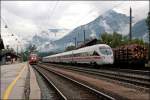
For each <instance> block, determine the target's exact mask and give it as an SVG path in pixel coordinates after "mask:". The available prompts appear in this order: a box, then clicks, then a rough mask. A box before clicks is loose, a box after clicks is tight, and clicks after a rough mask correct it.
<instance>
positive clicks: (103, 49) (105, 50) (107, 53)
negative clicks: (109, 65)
mask: <svg viewBox="0 0 150 100" xmlns="http://www.w3.org/2000/svg"><path fill="white" fill-rule="evenodd" d="M99 50H100V52H101V53H102V54H104V55H111V54H112V51H111V49H110V48H100V49H99Z"/></svg>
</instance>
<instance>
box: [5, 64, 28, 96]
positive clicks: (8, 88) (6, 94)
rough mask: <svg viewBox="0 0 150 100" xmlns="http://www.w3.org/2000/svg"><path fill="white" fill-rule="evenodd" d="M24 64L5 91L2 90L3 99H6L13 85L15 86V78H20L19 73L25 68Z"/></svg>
mask: <svg viewBox="0 0 150 100" xmlns="http://www.w3.org/2000/svg"><path fill="white" fill-rule="evenodd" d="M25 66H26V65H24V67H23V68H22V69H21V71H20V73H19V74H18V75H17V77H16V78H15V79H14V80H13V81H12V82H11V83H10V84H9V86H8V87H7V89H6V91H5V92H4V96H3V99H8V97H9V95H10V93H11V91H12V89H13V87H14V86H15V84H16V82H17V80H18V79H19V78H20V76H21V74H22V73H23V71H24V70H25Z"/></svg>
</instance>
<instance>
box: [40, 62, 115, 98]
mask: <svg viewBox="0 0 150 100" xmlns="http://www.w3.org/2000/svg"><path fill="white" fill-rule="evenodd" d="M39 66H40V67H42V68H44V69H45V70H48V71H51V72H53V73H55V74H57V75H59V76H61V77H64V78H66V79H68V80H70V81H72V82H74V83H76V84H78V85H80V86H83V87H85V88H87V89H88V90H90V91H92V92H93V93H95V94H96V95H100V96H103V97H104V98H105V99H106V100H116V99H115V98H113V97H111V96H109V95H107V94H105V93H103V92H100V91H98V90H96V89H94V88H92V87H90V86H88V85H85V84H83V83H81V82H79V81H76V80H74V79H72V78H69V77H67V76H65V75H63V74H61V73H58V72H56V71H54V70H52V69H49V68H47V67H46V66H45V65H44V66H43V65H39ZM105 99H104V100H105Z"/></svg>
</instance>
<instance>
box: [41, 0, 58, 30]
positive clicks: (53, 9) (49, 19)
mask: <svg viewBox="0 0 150 100" xmlns="http://www.w3.org/2000/svg"><path fill="white" fill-rule="evenodd" d="M58 3H59V0H57V1H56V3H55V5H54V6H53V7H52V10H51V13H49V14H48V24H49V22H50V21H51V18H52V16H53V15H54V12H55V9H56V7H57V5H58ZM48 11H49V10H48ZM49 15H50V16H49ZM42 26H43V30H47V28H46V27H45V25H42ZM40 29H42V28H41V26H40ZM43 30H41V32H42V31H43Z"/></svg>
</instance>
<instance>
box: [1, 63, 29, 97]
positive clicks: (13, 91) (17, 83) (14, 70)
mask: <svg viewBox="0 0 150 100" xmlns="http://www.w3.org/2000/svg"><path fill="white" fill-rule="evenodd" d="M0 67H1V99H22V98H23V96H24V86H25V81H26V76H27V72H28V68H27V63H18V64H9V65H2V66H0Z"/></svg>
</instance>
